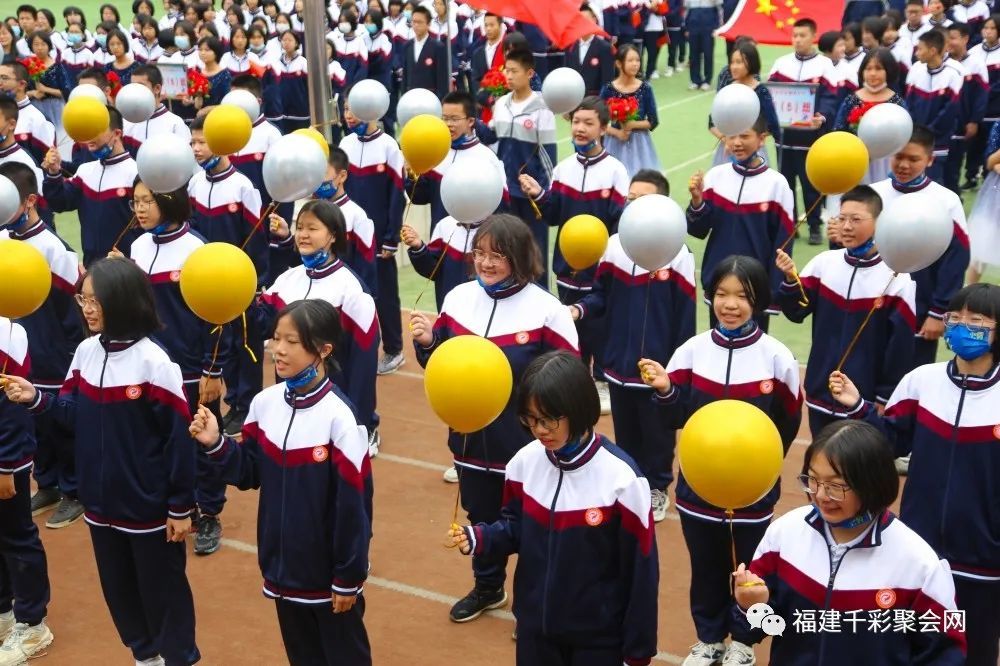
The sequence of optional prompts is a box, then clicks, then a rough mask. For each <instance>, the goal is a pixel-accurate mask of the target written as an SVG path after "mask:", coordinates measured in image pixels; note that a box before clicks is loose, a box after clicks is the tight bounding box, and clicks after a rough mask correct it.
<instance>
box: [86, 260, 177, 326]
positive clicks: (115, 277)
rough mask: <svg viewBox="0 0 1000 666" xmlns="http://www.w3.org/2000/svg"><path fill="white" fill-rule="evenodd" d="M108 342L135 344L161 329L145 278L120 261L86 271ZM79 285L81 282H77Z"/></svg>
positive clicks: (104, 262) (102, 263) (131, 263)
mask: <svg viewBox="0 0 1000 666" xmlns="http://www.w3.org/2000/svg"><path fill="white" fill-rule="evenodd" d="M87 277H89V278H90V281H91V285H92V286H93V288H94V297H95V298H97V302H98V303H99V304H100V306H101V314H102V316H103V318H104V330H102V331H101V335H103V336H104V337H105V338H106V339H108V340H137V339H139V338H144V337H146V336H148V335H150V334H152V333H154V332H156V331H158V330H160V329H161V328H162V325H161V324H160V319H159V317H158V316H157V315H156V302H155V301H154V300H153V289H152V287H151V286H150V282H149V277H148V276H147V275H146V273H144V272H143V270H142V269H141V268H139V267H138V266H137V265H136V263H135V262H134V261H132V260H131V259H126V258H124V257H109V258H106V259H100V260H98V261H96V262H94V263H93V264H91V265H90V268H89V269H88V270H87ZM81 284H82V282H81Z"/></svg>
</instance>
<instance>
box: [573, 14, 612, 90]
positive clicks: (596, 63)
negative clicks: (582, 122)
mask: <svg viewBox="0 0 1000 666" xmlns="http://www.w3.org/2000/svg"><path fill="white" fill-rule="evenodd" d="M580 13H581V14H583V16H584V17H585V18H587V19H590V20H591V21H594V22H596V21H597V16H596V15H595V14H594V11H593V10H592V9H591V8H590V7H589V6H584V7H583V8H582V9H581V10H580ZM581 52H582V53H583V55H582V56H581V55H580V54H581ZM566 66H567V67H572V68H573V69H575V70H576V71H578V72H580V76H582V77H583V85H584V87H585V88H586V90H587V93H586V94H587V95H599V94H600V92H601V87H602V86H603V85H604V84H605V83H607V82H608V81H611V80H612V79H614V78H615V56H614V54H612V53H611V44H609V43H608V42H607V41H605V40H603V39H601V38H600V37H596V36H594V35H587V37H585V38H584V39H578V40H576V41H575V42H574V43H573V45H572V46H570V47H569V48H568V49H567V50H566Z"/></svg>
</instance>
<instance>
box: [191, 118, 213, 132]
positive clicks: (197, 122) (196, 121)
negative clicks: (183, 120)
mask: <svg viewBox="0 0 1000 666" xmlns="http://www.w3.org/2000/svg"><path fill="white" fill-rule="evenodd" d="M207 115H208V114H207V113H205V114H202V115H197V116H195V117H194V118H192V119H191V124H190V125H188V129H190V130H191V131H192V132H204V131H205V116H207Z"/></svg>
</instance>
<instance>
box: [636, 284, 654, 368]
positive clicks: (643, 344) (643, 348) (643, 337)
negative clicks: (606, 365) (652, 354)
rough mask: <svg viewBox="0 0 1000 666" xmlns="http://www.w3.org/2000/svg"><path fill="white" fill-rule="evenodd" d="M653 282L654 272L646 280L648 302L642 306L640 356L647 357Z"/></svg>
mask: <svg viewBox="0 0 1000 666" xmlns="http://www.w3.org/2000/svg"><path fill="white" fill-rule="evenodd" d="M652 283H653V274H652V273H650V274H649V279H648V280H647V281H646V304H645V305H643V307H642V334H641V338H640V341H639V358H646V318H647V316H648V315H649V292H650V288H651V285H652Z"/></svg>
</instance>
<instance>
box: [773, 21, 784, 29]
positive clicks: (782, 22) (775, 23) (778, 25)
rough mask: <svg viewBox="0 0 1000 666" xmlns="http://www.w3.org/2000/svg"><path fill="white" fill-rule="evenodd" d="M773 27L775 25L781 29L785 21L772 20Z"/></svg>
mask: <svg viewBox="0 0 1000 666" xmlns="http://www.w3.org/2000/svg"><path fill="white" fill-rule="evenodd" d="M774 27H776V28H777V29H778V30H781V29H782V28H784V27H785V22H784V21H775V22H774Z"/></svg>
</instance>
